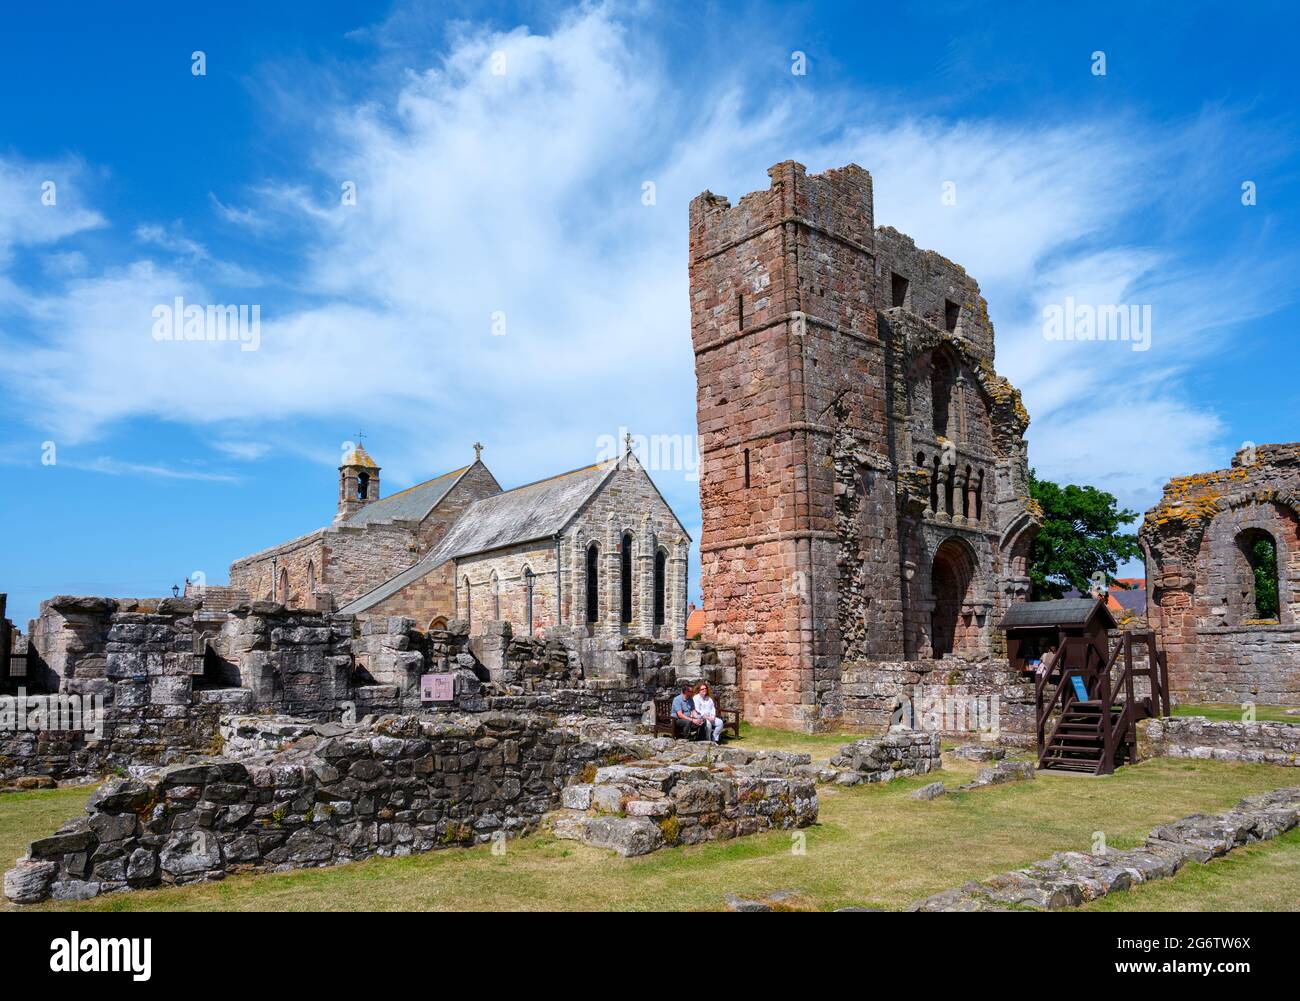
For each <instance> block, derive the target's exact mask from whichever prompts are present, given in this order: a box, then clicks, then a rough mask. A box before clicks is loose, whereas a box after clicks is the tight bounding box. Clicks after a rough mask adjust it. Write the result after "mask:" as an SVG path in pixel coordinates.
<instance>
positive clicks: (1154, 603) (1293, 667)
mask: <svg viewBox="0 0 1300 1001" xmlns="http://www.w3.org/2000/svg"><path fill="white" fill-rule="evenodd" d="M1139 538H1140V540H1141V543H1142V548H1143V551H1144V552H1145V554H1146V564H1147V590H1148V591H1149V593H1150V595H1151V597H1150V600H1149V602H1148V608H1147V617H1148V619H1149V620H1150V623H1151V626H1152V627H1153V628H1154V629H1155V630H1156V631H1157V632H1158V633H1159V636H1160V642H1161V645H1162V647H1163V648H1164V650H1165V651H1166V654H1167V656H1168V658H1169V682H1170V686H1171V688H1173V690H1174V691H1175V692H1177V693H1178V694H1180V695H1181V696H1182V697H1183V698H1185V699H1187V700H1189V701H1194V702H1231V703H1242V702H1258V703H1266V704H1280V705H1300V443H1291V444H1286V445H1258V446H1254V445H1252V446H1248V447H1247V448H1243V449H1242V450H1241V451H1239V452H1238V453H1237V454H1236V455H1235V456H1234V457H1233V460H1232V466H1231V468H1229V469H1221V470H1218V471H1216V472H1212V473H1201V474H1197V475H1195V476H1182V477H1179V478H1177V479H1175V480H1172V481H1171V482H1170V483H1169V484H1168V485H1166V486H1165V489H1164V495H1163V497H1162V498H1161V500H1160V503H1159V504H1157V505H1156V506H1155V507H1154V508H1152V509H1151V510H1150V511H1148V512H1147V514H1146V518H1145V519H1144V521H1143V523H1142V530H1141V533H1140V535H1139ZM1262 578H1263V580H1262ZM1261 583H1262V584H1263V585H1264V586H1263V591H1264V592H1271V596H1270V594H1268V593H1261V586H1260V585H1261Z"/></svg>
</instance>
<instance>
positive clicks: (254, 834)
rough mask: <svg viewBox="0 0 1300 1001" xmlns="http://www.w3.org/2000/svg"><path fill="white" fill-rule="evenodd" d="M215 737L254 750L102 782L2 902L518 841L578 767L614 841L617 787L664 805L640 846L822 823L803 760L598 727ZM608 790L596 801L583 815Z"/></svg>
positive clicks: (498, 723)
mask: <svg viewBox="0 0 1300 1001" xmlns="http://www.w3.org/2000/svg"><path fill="white" fill-rule="evenodd" d="M222 733H223V736H224V739H225V740H226V741H227V743H228V745H229V749H230V750H231V751H237V752H246V753H247V756H246V757H243V758H236V757H232V756H223V757H219V758H207V759H202V760H197V761H192V762H188V763H185V764H179V765H172V766H169V767H166V768H161V769H158V770H154V771H152V772H150V773H148V774H144V775H141V776H138V777H129V778H112V779H109V780H108V781H107V782H105V783H104V785H102V786H101V787H100V788H99V790H98V791H96V793H95V794H94V795H93V796H92V797H91V799H90V803H89V805H88V807H87V814H88V815H87V816H86V817H80V818H77V819H75V820H72V821H70V822H68V823H67V824H64V825H63V827H61V828H60V829H59V831H58V832H57V833H56V834H54V835H52V836H51V837H48V838H42V839H40V840H38V841H35V842H33V843H32V844H31V846H30V848H29V851H28V855H27V857H25V858H24V859H22V860H20V861H19V863H18V865H17V866H15V868H14V869H12V870H11V871H10V872H8V873H7V874H6V875H5V880H4V889H5V895H6V896H8V897H9V898H10V899H11V900H13V901H14V902H15V903H34V902H37V901H40V900H44V899H47V898H50V897H52V898H54V899H60V900H66V899H85V898H89V897H93V896H97V895H99V894H101V893H111V892H117V891H123V890H132V889H140V888H144V887H149V886H157V885H178V884H184V883H190V882H196V881H201V880H209V879H220V878H223V877H224V876H226V875H227V874H230V873H237V872H249V871H267V870H275V871H282V870H287V869H295V868H303V867H311V866H324V865H333V864H337V863H341V862H348V861H353V860H356V859H362V858H367V857H370V856H373V855H383V856H391V855H408V854H412V853H415V852H425V851H430V850H433V849H436V848H444V847H448V846H452V845H471V844H475V843H479V842H483V841H487V840H489V839H492V838H494V837H498V836H512V837H513V836H516V835H520V834H524V833H526V832H528V831H530V830H532V829H534V828H535V827H536V826H537V825H538V823H539V822H540V821H541V820H542V818H543V816H544V815H545V814H547V813H548V812H550V811H552V810H555V809H557V808H558V807H560V806H561V797H562V795H564V796H570V797H571V796H573V795H574V793H573V792H572V791H571V790H566V789H565V786H566V785H567V784H569V783H570V782H572V780H574V779H575V778H578V779H580V778H583V777H584V776H585V775H590V776H591V777H592V781H591V782H590V783H583V786H584V787H585V788H586V789H587V790H592V789H603V790H616V791H618V797H619V809H620V810H625V812H626V816H620V817H600V816H593V817H591V818H588V819H589V820H590V821H591V822H592V823H591V826H590V827H589V828H588V827H584V828H582V829H581V831H580V834H585V835H588V836H589V840H590V842H591V843H593V844H595V843H602V844H603V843H608V845H609V847H613V848H615V849H616V850H617V849H618V847H619V845H620V844H622V843H623V842H622V836H621V834H620V833H618V832H617V830H616V828H617V827H618V825H613V824H611V823H610V822H611V821H614V820H618V821H622V820H627V819H632V818H633V817H634V816H635V814H636V811H640V810H642V807H641V806H640V805H638V806H635V807H634V806H633V805H632V803H631V801H630V800H628V801H625V800H624V796H627V797H631V798H634V799H635V800H636V802H637V803H638V804H641V803H645V804H651V803H654V804H656V805H653V806H651V805H647V806H646V807H645V809H644V812H643V813H642V814H641V815H640V817H639V818H637V819H640V820H642V821H645V823H646V824H649V825H650V827H653V828H654V831H653V832H651V831H649V830H648V829H647V830H645V831H643V832H641V833H642V834H645V835H646V836H648V837H649V838H650V842H649V843H648V845H647V847H646V849H645V850H651V849H652V848H656V847H662V846H664V845H669V844H683V843H685V844H690V843H695V842H698V841H703V840H708V839H717V838H727V837H736V836H740V835H743V834H749V833H753V832H755V831H759V830H765V829H769V828H774V827H795V826H804V825H806V824H809V823H812V822H813V821H814V820H816V817H817V797H816V794H815V791H814V788H813V782H812V779H811V778H809V777H807V776H805V775H802V774H799V773H798V768H799V767H805V768H806V767H808V762H807V757H806V756H803V757H802V758H800V757H799V756H795V755H774V754H757V755H754V754H748V753H747V752H739V751H731V750H721V751H719V750H716V749H713V750H711V749H708V748H700V747H699V745H693V744H690V743H687V742H675V741H671V740H669V739H667V738H663V737H660V738H653V737H648V736H644V735H638V734H636V733H634V732H633V731H632V730H631V729H630V728H628V727H625V726H619V725H616V724H611V723H609V722H608V721H605V720H593V719H588V718H582V717H571V718H567V719H562V720H557V719H554V718H551V717H547V716H531V717H530V716H511V715H506V714H479V715H472V716H471V715H459V716H437V717H429V716H390V717H382V718H379V719H377V720H373V721H369V722H366V723H363V724H355V725H345V724H337V723H326V724H321V723H316V722H313V721H309V720H293V719H288V718H285V717H259V716H242V717H234V718H230V719H227V720H225V721H224V722H223V723H222ZM701 754H703V755H704V757H699V756H700V755H701ZM710 755H713V756H710ZM642 759H645V760H644V761H642ZM628 762H642V763H641V764H640V766H638V767H636V768H634V767H633V766H631V765H629V764H628ZM609 795H610V793H609V792H601V793H599V794H595V793H592V794H591V795H590V796H589V797H588V804H587V805H588V807H590V806H591V803H592V802H597V803H606V802H609V800H608V796H609ZM665 801H667V802H668V803H669V808H668V809H667V810H665V809H664V806H663V804H664V802H665ZM566 802H572V800H567V801H566ZM651 818H653V819H651ZM661 822H662V823H661ZM570 829H571V830H572V829H574V828H573V825H570ZM601 832H603V834H602V833H601ZM638 836H639V835H638Z"/></svg>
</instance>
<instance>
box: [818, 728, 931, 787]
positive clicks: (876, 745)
mask: <svg viewBox="0 0 1300 1001" xmlns="http://www.w3.org/2000/svg"><path fill="white" fill-rule="evenodd" d="M942 767H943V756H942V755H941V754H940V751H939V734H937V733H925V732H922V731H917V730H902V729H899V730H894V731H891V732H890V733H887V734H885V735H884V736H882V737H867V738H864V739H863V740H856V741H854V742H853V743H852V744H845V745H844V746H843V747H841V748H840V753H839V754H837V755H835V757H833V758H831V760H830V762H829V765H828V767H827V768H825V769H823V771H822V774H821V775H820V776H819V779H820V780H821V781H823V782H834V783H835V784H836V785H842V786H855V785H861V784H863V783H871V782H892V781H893V780H894V779H901V778H908V777H910V776H913V775H928V774H929V773H930V772H931V771H933V770H934V769H936V768H942Z"/></svg>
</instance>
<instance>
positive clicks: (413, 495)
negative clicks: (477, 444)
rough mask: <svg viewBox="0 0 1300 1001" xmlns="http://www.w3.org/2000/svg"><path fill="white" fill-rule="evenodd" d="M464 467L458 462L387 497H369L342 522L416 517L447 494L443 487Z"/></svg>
mask: <svg viewBox="0 0 1300 1001" xmlns="http://www.w3.org/2000/svg"><path fill="white" fill-rule="evenodd" d="M467 469H469V466H462V467H461V468H460V469H453V470H452V471H451V472H450V473H443V474H442V475H441V476H435V477H434V478H433V479H431V480H425V481H424V482H423V483H417V484H416V485H415V486H413V487H407V488H406V489H405V490H402V491H399V492H398V493H395V494H390V495H389V496H388V497H381V498H379V500H377V501H371V502H370V503H369V504H366V505H364V506H363V507H361V508H359V509H358V510H356V511H353V512H352V515H351V517H349V518H348V519H347V520H346V521H344V522H343V524H344V525H351V526H352V527H354V528H355V527H357V526H359V525H370V524H373V523H374V522H376V521H419V520H420V519H422V518H423V517H424V516H425V515H426V514H428V513H429V512H430V511H432V510H433V508H434V505H435V504H437V503H438V501H440V500H442V499H443V498H444V497H446V496H447V491H448V490H450V489H451V488H452V487H453V486H455V485H456V481H457V480H458V479H460V477H461V475H462V474H463V473H464V472H465V471H466V470H467Z"/></svg>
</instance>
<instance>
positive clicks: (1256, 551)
mask: <svg viewBox="0 0 1300 1001" xmlns="http://www.w3.org/2000/svg"><path fill="white" fill-rule="evenodd" d="M1250 567H1251V569H1252V570H1254V571H1255V615H1256V617H1257V618H1261V619H1276V618H1277V547H1276V546H1274V544H1273V540H1272V539H1269V538H1265V537H1264V536H1262V535H1261V536H1259V537H1258V538H1256V539H1255V541H1254V542H1252V543H1251V546H1250Z"/></svg>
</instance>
